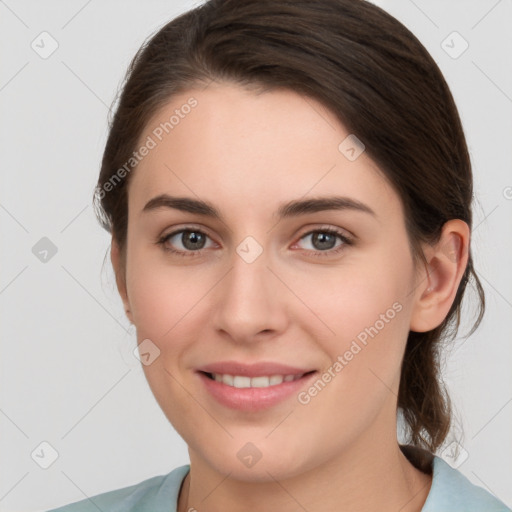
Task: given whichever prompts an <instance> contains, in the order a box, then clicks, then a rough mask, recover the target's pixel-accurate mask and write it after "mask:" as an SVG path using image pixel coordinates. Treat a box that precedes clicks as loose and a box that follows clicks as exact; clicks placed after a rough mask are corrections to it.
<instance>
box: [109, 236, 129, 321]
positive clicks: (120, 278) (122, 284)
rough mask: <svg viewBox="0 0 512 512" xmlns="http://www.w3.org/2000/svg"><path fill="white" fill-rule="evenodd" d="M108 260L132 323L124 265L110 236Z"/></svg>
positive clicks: (116, 244) (115, 243) (117, 247)
mask: <svg viewBox="0 0 512 512" xmlns="http://www.w3.org/2000/svg"><path fill="white" fill-rule="evenodd" d="M110 261H111V262H112V267H113V269H114V274H115V276H116V284H117V290H118V291H119V295H120V296H121V300H122V301H123V305H124V310H125V312H126V316H127V317H128V320H130V323H132V324H133V315H132V312H131V307H130V301H129V300H128V293H127V291H126V265H125V261H124V259H123V257H122V255H121V251H120V249H119V245H118V243H117V242H116V240H115V239H114V237H112V243H111V247H110Z"/></svg>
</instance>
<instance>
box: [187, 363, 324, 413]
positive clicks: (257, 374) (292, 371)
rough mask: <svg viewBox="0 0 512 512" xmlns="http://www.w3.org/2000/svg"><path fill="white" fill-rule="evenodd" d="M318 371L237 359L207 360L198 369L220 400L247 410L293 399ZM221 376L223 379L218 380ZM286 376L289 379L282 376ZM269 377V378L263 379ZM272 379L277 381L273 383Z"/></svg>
mask: <svg viewBox="0 0 512 512" xmlns="http://www.w3.org/2000/svg"><path fill="white" fill-rule="evenodd" d="M317 373H318V372H317V371H316V370H312V369H310V368H300V367H295V366H289V365H285V364H280V363H271V362H260V363H256V364H243V363H239V362H234V361H225V362H219V363H212V364H208V365H205V366H202V367H201V368H199V369H198V370H197V371H196V374H197V375H198V376H199V382H201V385H202V386H204V388H205V390H206V391H207V392H208V393H209V394H210V396H211V397H212V398H214V399H215V401H216V402H217V403H219V404H220V405H223V406H225V407H229V408H231V409H238V410H239V411H244V412H246V413H249V412H252V413H254V412H257V411H262V410H265V409H269V408H271V407H273V406H276V405H277V404H279V403H280V402H283V401H285V400H290V399H292V398H293V396H294V395H297V393H298V392H299V391H300V389H301V388H302V387H304V386H306V385H307V384H308V383H309V382H311V381H312V379H314V378H315V375H316V374H317ZM214 376H215V378H213V377H214ZM219 376H222V379H220V380H219ZM278 376H281V378H280V379H278V378H277V377H278ZM285 376H286V377H287V378H286V379H285V378H283V377H285ZM266 377H270V378H269V380H268V382H263V380H266V379H265V378H266ZM270 379H273V380H274V382H272V383H271V382H270ZM247 381H250V385H249V384H248V382H247ZM255 381H256V382H255ZM255 384H256V385H255Z"/></svg>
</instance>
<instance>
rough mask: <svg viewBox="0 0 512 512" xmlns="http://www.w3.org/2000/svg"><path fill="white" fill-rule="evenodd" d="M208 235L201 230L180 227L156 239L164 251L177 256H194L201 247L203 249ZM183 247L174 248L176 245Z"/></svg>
mask: <svg viewBox="0 0 512 512" xmlns="http://www.w3.org/2000/svg"><path fill="white" fill-rule="evenodd" d="M209 238H210V237H209V236H208V235H207V234H206V233H204V232H203V231H201V230H199V229H195V228H188V229H180V230H179V231H173V232H172V233H169V234H167V235H164V236H163V237H162V238H160V239H159V240H158V242H157V243H158V244H160V245H162V247H163V249H164V250H165V251H168V252H171V253H173V254H176V255H178V256H195V255H197V254H198V253H199V252H200V251H201V250H202V249H205V248H206V247H205V244H206V241H207V239H209ZM179 244H181V246H182V247H183V249H180V248H179V247H178V249H174V248H173V247H176V245H178V246H179Z"/></svg>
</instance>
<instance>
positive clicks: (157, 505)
mask: <svg viewBox="0 0 512 512" xmlns="http://www.w3.org/2000/svg"><path fill="white" fill-rule="evenodd" d="M189 469H190V465H188V464H186V465H184V466H179V467H177V468H175V469H173V470H172V471H171V472H170V473H168V474H166V475H159V476H154V477H152V478H148V479H147V480H143V481H142V482H139V483H138V484H135V485H130V486H129V487H123V488H121V489H116V490H113V491H109V492H105V493H103V494H97V495H95V496H91V497H90V498H86V499H84V500H81V501H77V502H74V503H70V504H69V505H64V506H63V507H59V508H55V509H52V510H49V511H47V512H98V510H101V511H102V512H121V511H122V512H135V511H137V512H159V511H164V510H165V511H166V512H175V510H176V508H175V507H176V505H177V501H178V493H179V490H180V487H181V483H182V481H183V479H184V478H185V476H186V475H187V473H188V471H189Z"/></svg>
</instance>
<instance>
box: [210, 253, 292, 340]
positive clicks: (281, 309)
mask: <svg viewBox="0 0 512 512" xmlns="http://www.w3.org/2000/svg"><path fill="white" fill-rule="evenodd" d="M249 261H250V260H246V259H244V257H242V256H240V255H239V254H238V253H237V252H236V251H234V252H233V257H232V258H231V261H230V263H231V266H230V269H229V271H227V273H226V274H225V275H224V277H223V278H222V279H221V281H220V282H219V284H218V285H217V287H216V288H217V293H215V294H213V300H214V301H215V304H214V306H213V309H214V317H213V318H214V327H215V329H216V330H217V331H219V332H222V333H223V335H224V336H227V337H229V338H231V339H232V340H233V341H235V342H238V343H253V342H257V341H259V340H262V339H269V338H272V337H275V336H277V335H279V334H280V333H282V332H284V331H285V329H286V326H287V323H288V322H289V318H288V317H287V314H286V312H287V309H288V308H287V307H286V305H287V300H290V297H289V296H288V295H287V293H286V287H285V286H284V285H283V283H282V282H281V281H280V280H279V279H278V277H276V273H275V272H274V271H273V270H271V268H270V267H269V263H270V262H269V258H267V256H266V252H265V251H263V252H262V254H260V255H259V256H258V257H257V258H256V259H255V260H254V261H252V262H249Z"/></svg>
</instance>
